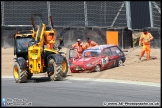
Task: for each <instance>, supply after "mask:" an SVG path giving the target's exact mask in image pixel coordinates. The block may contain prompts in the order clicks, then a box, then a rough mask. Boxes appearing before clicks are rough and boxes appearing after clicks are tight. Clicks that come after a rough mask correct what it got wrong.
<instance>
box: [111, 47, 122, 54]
mask: <svg viewBox="0 0 162 108" xmlns="http://www.w3.org/2000/svg"><path fill="white" fill-rule="evenodd" d="M110 49H111V52H112V55H117V54H119V53H120V50H119V49H118V48H117V47H111V48H110Z"/></svg>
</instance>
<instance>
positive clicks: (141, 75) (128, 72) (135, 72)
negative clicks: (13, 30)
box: [1, 48, 161, 83]
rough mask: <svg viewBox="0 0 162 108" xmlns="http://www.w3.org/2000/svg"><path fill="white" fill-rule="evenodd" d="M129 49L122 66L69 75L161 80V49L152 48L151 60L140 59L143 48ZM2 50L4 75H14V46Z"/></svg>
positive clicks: (69, 73)
mask: <svg viewBox="0 0 162 108" xmlns="http://www.w3.org/2000/svg"><path fill="white" fill-rule="evenodd" d="M62 50H63V51H65V52H68V49H65V48H64V49H62ZM132 50H133V49H129V50H128V51H130V53H129V52H127V53H128V55H127V59H126V62H125V63H124V66H122V67H116V68H112V69H108V70H105V71H102V72H94V73H71V72H70V70H69V72H68V76H67V77H80V78H96V79H97V78H105V79H118V80H132V81H144V82H155V83H160V82H161V77H160V76H161V75H160V74H161V71H160V69H161V66H160V62H161V57H160V49H152V50H151V57H152V59H151V60H149V61H146V60H145V56H144V57H143V59H142V62H140V61H139V60H138V57H139V56H138V55H139V54H140V51H141V49H139V48H137V49H135V50H133V51H132ZM1 51H2V57H1V58H2V71H1V73H2V76H11V75H12V66H13V62H14V61H13V58H14V55H13V51H14V50H13V48H7V49H4V48H2V49H1ZM38 75H39V76H40V75H42V76H44V75H45V74H44V73H43V74H38Z"/></svg>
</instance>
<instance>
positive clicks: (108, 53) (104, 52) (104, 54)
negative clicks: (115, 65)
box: [102, 48, 111, 56]
mask: <svg viewBox="0 0 162 108" xmlns="http://www.w3.org/2000/svg"><path fill="white" fill-rule="evenodd" d="M110 55H111V51H110V49H109V48H106V49H105V50H104V51H103V53H102V56H110Z"/></svg>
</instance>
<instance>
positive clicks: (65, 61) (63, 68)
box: [61, 58, 68, 77]
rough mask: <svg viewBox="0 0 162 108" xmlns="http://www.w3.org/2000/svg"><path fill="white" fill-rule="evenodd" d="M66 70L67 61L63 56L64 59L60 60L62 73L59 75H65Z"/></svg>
mask: <svg viewBox="0 0 162 108" xmlns="http://www.w3.org/2000/svg"><path fill="white" fill-rule="evenodd" d="M67 72H68V62H67V59H66V58H64V61H63V62H62V73H61V76H62V77H66V75H67Z"/></svg>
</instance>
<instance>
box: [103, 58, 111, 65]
mask: <svg viewBox="0 0 162 108" xmlns="http://www.w3.org/2000/svg"><path fill="white" fill-rule="evenodd" d="M108 62H109V60H108V57H105V58H102V64H103V65H105V64H107V63H108Z"/></svg>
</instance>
